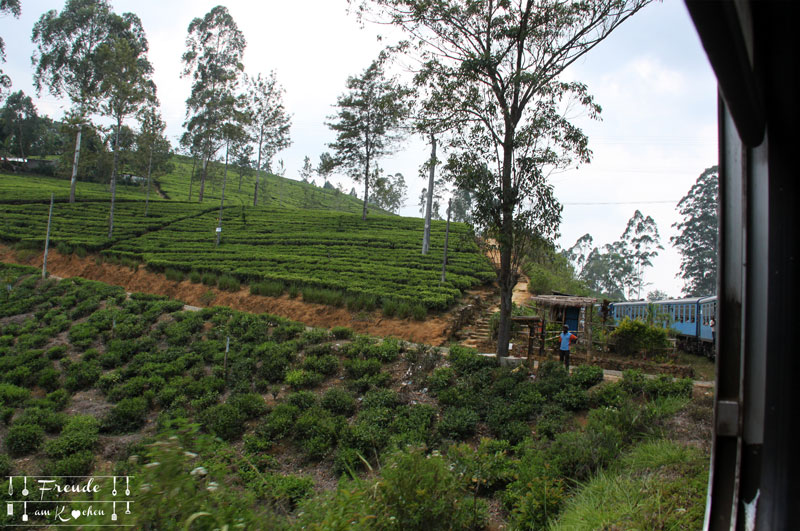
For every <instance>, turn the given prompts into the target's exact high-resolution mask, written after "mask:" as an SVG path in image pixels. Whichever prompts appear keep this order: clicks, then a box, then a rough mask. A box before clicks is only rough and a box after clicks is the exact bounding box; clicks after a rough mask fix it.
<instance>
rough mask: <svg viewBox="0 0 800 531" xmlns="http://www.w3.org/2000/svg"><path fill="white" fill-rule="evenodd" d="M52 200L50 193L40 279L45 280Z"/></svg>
mask: <svg viewBox="0 0 800 531" xmlns="http://www.w3.org/2000/svg"><path fill="white" fill-rule="evenodd" d="M53 198H54V194H53V193H52V192H51V193H50V213H49V214H47V236H45V238H44V261H43V262H42V278H43V279H45V278H47V251H49V250H50V222H51V221H52V220H53Z"/></svg>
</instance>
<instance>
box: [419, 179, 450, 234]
mask: <svg viewBox="0 0 800 531" xmlns="http://www.w3.org/2000/svg"><path fill="white" fill-rule="evenodd" d="M443 191H444V180H443V179H436V180H435V182H434V184H433V188H432V189H431V190H429V189H428V188H427V187H426V188H423V189H422V191H421V192H420V193H419V202H418V204H419V213H420V215H422V217H423V218H424V219H425V223H426V224H427V223H428V219H442V215H441V214H440V213H439V209H440V208H441V205H442V200H443V199H444V195H443V193H442V192H443Z"/></svg>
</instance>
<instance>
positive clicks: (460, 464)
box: [447, 438, 515, 494]
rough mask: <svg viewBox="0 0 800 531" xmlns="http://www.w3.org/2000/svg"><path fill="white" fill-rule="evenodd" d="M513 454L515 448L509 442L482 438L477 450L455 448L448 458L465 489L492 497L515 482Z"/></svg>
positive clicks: (458, 445)
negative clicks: (512, 448) (494, 493)
mask: <svg viewBox="0 0 800 531" xmlns="http://www.w3.org/2000/svg"><path fill="white" fill-rule="evenodd" d="M510 451H511V445H509V443H508V442H506V441H496V440H494V439H486V438H482V439H481V440H480V443H479V444H478V447H477V448H475V449H473V448H472V447H471V446H470V445H468V444H465V443H461V444H457V445H454V446H451V447H450V448H448V449H447V457H448V458H449V459H450V461H451V462H452V465H453V472H454V473H455V474H456V475H457V476H458V477H459V478H460V479H461V481H462V483H463V486H464V487H466V488H468V489H477V490H478V492H480V493H481V494H489V493H492V492H495V491H497V490H501V489H504V488H505V487H506V485H508V483H510V482H511V481H512V480H513V479H514V473H515V467H514V465H513V463H512V461H511V458H510V457H509V456H508V454H509V452H510Z"/></svg>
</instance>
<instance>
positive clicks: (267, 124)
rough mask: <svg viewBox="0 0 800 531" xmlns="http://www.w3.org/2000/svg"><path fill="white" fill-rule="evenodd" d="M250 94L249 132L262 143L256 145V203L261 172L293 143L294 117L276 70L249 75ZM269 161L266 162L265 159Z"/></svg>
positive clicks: (254, 198) (256, 141) (247, 80)
mask: <svg viewBox="0 0 800 531" xmlns="http://www.w3.org/2000/svg"><path fill="white" fill-rule="evenodd" d="M246 83H247V98H248V105H249V109H248V112H249V114H250V125H249V126H248V127H249V132H250V136H251V137H252V138H253V141H254V142H255V143H256V145H257V146H258V147H257V149H256V159H257V162H256V184H255V188H254V189H253V206H257V205H258V183H259V174H260V173H261V170H262V169H265V168H264V166H265V165H266V164H269V163H270V162H271V160H272V157H273V156H274V155H275V154H276V153H277V152H278V151H280V150H282V149H284V148H287V147H289V146H290V145H291V143H292V141H291V138H290V136H289V129H290V127H291V117H290V116H289V115H288V114H286V109H285V108H284V107H283V88H282V87H281V86H280V85H279V84H278V82H277V80H276V79H275V72H270V73H269V75H267V76H263V77H262V75H261V74H258V75H257V76H256V77H247V78H246ZM262 161H263V162H265V163H266V164H263V163H262Z"/></svg>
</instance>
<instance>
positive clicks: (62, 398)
mask: <svg viewBox="0 0 800 531" xmlns="http://www.w3.org/2000/svg"><path fill="white" fill-rule="evenodd" d="M45 400H46V401H47V402H48V403H49V404H50V405H51V406H52V408H53V409H54V410H56V411H61V410H62V409H64V408H65V407H67V404H68V403H69V393H68V392H67V390H66V389H57V390H55V391H53V392H52V393H48V394H47V396H46V397H45Z"/></svg>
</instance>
